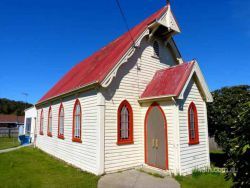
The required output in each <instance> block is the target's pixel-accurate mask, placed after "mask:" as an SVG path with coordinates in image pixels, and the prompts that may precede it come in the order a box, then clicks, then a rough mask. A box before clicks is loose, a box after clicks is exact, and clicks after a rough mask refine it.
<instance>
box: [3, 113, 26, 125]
mask: <svg viewBox="0 0 250 188" xmlns="http://www.w3.org/2000/svg"><path fill="white" fill-rule="evenodd" d="M0 123H20V124H23V123H24V116H17V115H13V114H10V115H8V114H7V115H6V114H0Z"/></svg>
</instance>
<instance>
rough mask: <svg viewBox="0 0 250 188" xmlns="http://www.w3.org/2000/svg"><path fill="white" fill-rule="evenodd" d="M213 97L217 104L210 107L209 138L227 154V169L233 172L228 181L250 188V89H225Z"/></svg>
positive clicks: (229, 173)
mask: <svg viewBox="0 0 250 188" xmlns="http://www.w3.org/2000/svg"><path fill="white" fill-rule="evenodd" d="M212 94H213V97H214V102H213V103H211V104H209V105H208V127H209V135H210V136H214V137H215V140H216V142H217V143H218V144H219V145H220V146H221V147H222V149H223V150H224V151H225V153H226V154H227V157H228V159H227V162H226V167H227V168H228V169H229V170H230V169H231V170H232V171H229V172H228V173H227V178H232V179H233V181H234V183H235V184H234V185H235V187H247V186H250V182H249V179H250V177H249V169H250V166H249V165H250V150H249V149H250V147H249V145H250V140H249V139H250V135H249V134H250V122H249V120H250V117H249V113H250V86H248V85H243V86H234V87H225V88H222V89H220V90H216V91H214V92H213V93H212ZM234 169H235V170H236V171H235V172H234Z"/></svg>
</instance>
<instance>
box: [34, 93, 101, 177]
mask: <svg viewBox="0 0 250 188" xmlns="http://www.w3.org/2000/svg"><path fill="white" fill-rule="evenodd" d="M76 98H78V99H79V101H80V103H81V109H82V143H77V142H72V121H73V108H74V103H75V100H76ZM60 103H61V101H56V102H53V103H52V104H51V107H52V135H53V136H52V137H49V136H47V125H48V110H49V105H46V106H43V112H44V129H43V133H44V135H40V134H39V128H40V114H41V108H39V109H38V121H37V123H38V137H37V147H39V148H40V149H42V150H44V151H45V152H47V153H49V154H51V155H53V156H55V157H57V158H59V159H62V160H64V161H66V162H68V163H70V164H72V165H74V166H76V167H78V168H81V169H82V170H86V171H89V172H92V173H94V174H98V173H99V172H98V171H99V170H98V166H97V164H99V158H98V157H97V154H98V152H99V148H98V141H97V140H98V134H97V132H98V130H97V129H98V125H97V124H98V120H97V111H98V110H97V109H98V107H97V93H96V91H94V90H92V91H88V92H84V93H81V94H79V96H78V97H76V96H71V97H67V98H64V99H63V100H62V103H63V107H64V138H65V139H64V140H62V139H59V138H58V137H57V134H58V113H59V107H60Z"/></svg>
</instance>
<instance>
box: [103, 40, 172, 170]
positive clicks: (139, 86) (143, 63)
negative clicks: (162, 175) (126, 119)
mask: <svg viewBox="0 0 250 188" xmlns="http://www.w3.org/2000/svg"><path fill="white" fill-rule="evenodd" d="M152 42H153V41H151V42H148V40H147V39H146V38H144V39H143V40H142V41H141V45H140V48H138V49H137V50H136V51H135V53H134V54H133V56H132V57H131V58H130V59H129V60H128V62H126V63H125V64H123V65H122V66H121V67H120V68H119V70H118V72H117V75H116V77H115V78H114V80H113V81H112V82H111V84H110V86H109V87H108V88H107V89H103V90H102V93H103V96H104V97H105V165H104V166H105V172H114V171H118V170H121V169H126V168H131V167H135V166H139V165H143V164H144V118H145V117H144V116H145V114H144V113H143V112H142V111H141V109H142V107H141V106H140V104H139V103H138V99H139V96H140V95H141V93H142V92H143V91H144V89H145V88H146V86H147V84H148V83H149V82H150V81H151V79H152V78H153V76H154V74H155V72H156V71H157V70H159V69H162V68H166V67H169V66H170V65H174V64H175V62H172V59H173V58H171V57H169V55H171V54H170V53H169V51H168V50H167V48H166V47H165V46H164V45H163V44H162V43H161V42H160V58H157V57H153V55H154V52H153V47H152ZM125 99H126V100H127V101H128V102H129V103H130V104H131V106H132V109H133V116H134V122H133V123H134V144H128V145H119V146H118V145H117V143H116V142H117V109H118V107H119V105H120V103H121V102H122V101H123V100H125ZM168 112H169V111H168ZM170 124H171V121H170ZM170 138H171V136H170ZM170 158H171V160H173V159H172V157H170ZM171 163H172V162H171Z"/></svg>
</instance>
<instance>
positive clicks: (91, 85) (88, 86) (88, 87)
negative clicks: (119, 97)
mask: <svg viewBox="0 0 250 188" xmlns="http://www.w3.org/2000/svg"><path fill="white" fill-rule="evenodd" d="M99 84H100V83H99V81H95V82H92V83H89V84H86V85H83V86H80V87H78V88H74V89H73V90H70V91H67V92H64V93H62V94H60V95H56V96H53V97H50V98H47V99H45V100H43V101H38V102H37V103H36V104H35V107H39V106H41V105H43V104H46V103H48V102H52V101H55V100H57V99H60V98H65V97H67V96H71V95H74V94H76V93H79V92H81V91H88V90H91V89H94V88H96V87H97V86H98V85H99Z"/></svg>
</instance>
